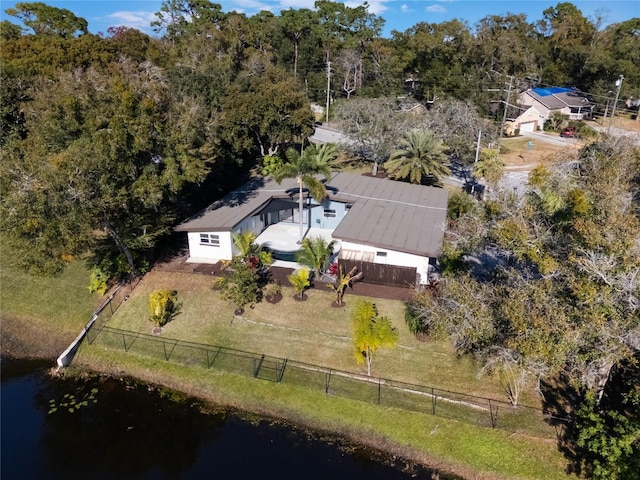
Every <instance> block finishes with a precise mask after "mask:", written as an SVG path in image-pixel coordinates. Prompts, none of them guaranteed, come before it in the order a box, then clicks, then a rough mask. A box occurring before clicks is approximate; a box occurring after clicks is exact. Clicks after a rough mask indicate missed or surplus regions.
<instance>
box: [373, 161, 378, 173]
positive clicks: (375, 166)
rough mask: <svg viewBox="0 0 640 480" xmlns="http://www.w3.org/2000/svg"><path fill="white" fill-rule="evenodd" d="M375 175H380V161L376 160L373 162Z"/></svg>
mask: <svg viewBox="0 0 640 480" xmlns="http://www.w3.org/2000/svg"><path fill="white" fill-rule="evenodd" d="M372 173H373V176H374V177H375V176H377V175H378V162H376V161H374V162H373V172H372Z"/></svg>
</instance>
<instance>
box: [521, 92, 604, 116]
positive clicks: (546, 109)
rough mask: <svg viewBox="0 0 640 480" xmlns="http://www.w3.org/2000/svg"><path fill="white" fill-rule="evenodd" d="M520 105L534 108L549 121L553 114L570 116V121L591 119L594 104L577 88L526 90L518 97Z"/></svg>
mask: <svg viewBox="0 0 640 480" xmlns="http://www.w3.org/2000/svg"><path fill="white" fill-rule="evenodd" d="M518 102H519V103H520V105H524V106H528V107H534V108H535V109H536V110H537V111H538V113H539V114H540V115H541V116H542V117H543V119H544V120H547V119H548V118H549V117H550V116H551V113H553V112H560V113H562V114H566V115H569V119H570V120H583V119H587V118H591V113H592V110H593V103H592V102H591V101H590V100H589V99H588V98H587V96H586V94H585V93H583V92H581V91H580V90H577V89H575V88H566V87H548V88H532V89H529V90H525V91H524V92H522V93H521V94H520V95H519V96H518Z"/></svg>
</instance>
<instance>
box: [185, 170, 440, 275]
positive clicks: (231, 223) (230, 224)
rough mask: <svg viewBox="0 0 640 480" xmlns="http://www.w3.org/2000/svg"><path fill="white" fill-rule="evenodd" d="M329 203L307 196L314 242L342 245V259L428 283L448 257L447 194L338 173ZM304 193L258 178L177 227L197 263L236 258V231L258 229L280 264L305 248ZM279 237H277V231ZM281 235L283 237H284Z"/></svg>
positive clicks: (332, 182) (293, 183)
mask: <svg viewBox="0 0 640 480" xmlns="http://www.w3.org/2000/svg"><path fill="white" fill-rule="evenodd" d="M326 188H327V191H328V194H329V197H328V198H327V199H326V200H324V201H323V202H322V203H321V204H318V203H316V202H315V201H314V200H313V199H312V198H308V195H307V192H306V190H305V199H304V201H305V209H304V218H303V221H304V225H305V231H306V236H308V237H313V236H317V235H322V236H324V237H325V238H327V239H333V240H336V241H337V242H336V243H337V248H338V249H339V255H338V258H339V260H338V261H339V262H340V259H343V260H345V262H346V261H347V260H349V261H352V262H353V261H357V262H365V263H369V264H382V265H389V266H398V267H406V268H408V269H414V270H415V273H414V276H413V278H415V279H416V283H426V282H427V281H428V274H429V271H430V268H431V267H430V265H433V264H434V263H435V259H436V258H437V257H438V256H439V255H440V253H441V249H442V242H443V237H444V229H445V222H446V215H447V191H446V190H445V189H440V188H435V187H427V186H422V185H413V184H409V183H403V182H397V181H392V180H387V179H380V178H373V177H368V176H362V175H354V174H349V173H345V172H339V173H334V174H333V177H332V178H331V180H330V181H329V182H328V183H327V184H326ZM298 220H299V219H298V187H297V184H296V181H295V179H285V180H284V181H283V182H282V184H281V185H278V184H277V183H276V182H275V181H273V180H272V179H254V180H252V181H250V182H249V183H247V184H245V185H244V186H243V187H241V188H239V189H238V190H235V191H233V192H231V193H229V194H228V195H226V196H225V197H223V198H222V199H220V200H218V201H217V202H215V203H213V204H212V205H210V206H209V207H207V208H206V209H204V210H203V211H201V212H200V213H198V214H196V215H194V216H193V217H191V218H189V219H188V220H186V221H185V222H183V223H181V224H180V225H178V226H177V227H176V229H175V230H176V231H178V232H186V233H187V235H188V240H189V255H190V258H189V261H191V262H197V263H216V262H217V261H219V260H230V259H231V258H232V256H233V254H234V251H233V242H232V240H231V235H232V233H236V232H246V231H252V232H255V233H256V235H258V238H257V240H256V241H257V242H258V243H264V244H265V246H266V247H267V248H269V249H271V250H272V252H273V254H274V257H275V258H276V259H282V260H291V259H292V258H293V252H295V251H296V250H297V249H298V246H297V243H296V240H298V235H297V234H298V231H299V223H298ZM274 232H275V233H274ZM278 236H279V237H281V238H278Z"/></svg>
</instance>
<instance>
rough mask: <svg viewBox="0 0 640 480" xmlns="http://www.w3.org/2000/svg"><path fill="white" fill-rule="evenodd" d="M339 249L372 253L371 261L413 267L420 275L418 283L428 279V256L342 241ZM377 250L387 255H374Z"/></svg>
mask: <svg viewBox="0 0 640 480" xmlns="http://www.w3.org/2000/svg"><path fill="white" fill-rule="evenodd" d="M341 249H343V250H352V251H356V252H358V251H360V252H370V253H373V254H374V257H373V263H381V264H384V265H398V266H401V267H415V268H416V272H417V273H418V275H420V283H427V281H428V278H429V276H428V273H429V257H422V256H420V255H414V254H411V253H404V252H398V251H397V250H388V249H384V248H377V247H372V246H370V245H361V244H358V243H351V242H342V245H341ZM378 252H385V253H386V254H387V256H386V257H385V256H378V255H376V254H377V253H378Z"/></svg>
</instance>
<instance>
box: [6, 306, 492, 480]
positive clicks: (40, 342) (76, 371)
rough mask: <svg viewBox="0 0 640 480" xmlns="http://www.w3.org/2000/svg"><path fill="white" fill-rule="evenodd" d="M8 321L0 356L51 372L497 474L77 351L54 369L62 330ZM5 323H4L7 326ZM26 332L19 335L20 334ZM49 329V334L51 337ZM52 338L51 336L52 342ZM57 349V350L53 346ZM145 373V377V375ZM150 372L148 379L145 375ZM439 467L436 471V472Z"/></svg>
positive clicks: (427, 464) (394, 457)
mask: <svg viewBox="0 0 640 480" xmlns="http://www.w3.org/2000/svg"><path fill="white" fill-rule="evenodd" d="M12 320H13V321H11V322H10V324H9V325H7V324H6V322H4V318H3V322H2V323H3V325H2V357H3V358H5V359H12V360H21V359H25V360H38V361H50V362H51V369H50V370H49V373H50V375H62V376H65V375H69V376H71V377H74V376H78V377H79V378H81V377H82V376H83V375H85V376H86V375H91V374H95V375H109V376H111V377H113V378H116V379H122V378H132V379H135V380H136V381H139V382H142V383H145V384H150V385H153V386H155V387H159V388H166V389H168V390H173V391H175V392H180V394H181V395H184V396H186V397H193V398H195V399H197V400H200V401H203V402H205V404H206V405H207V408H210V409H211V411H212V412H220V411H229V412H236V413H237V412H242V415H241V416H242V417H243V418H244V417H245V416H246V417H247V418H250V417H252V416H258V417H261V418H264V419H267V420H269V421H273V422H276V423H279V424H284V425H287V426H289V427H291V428H295V429H299V430H303V431H305V432H309V433H313V434H314V435H317V436H319V438H332V439H334V440H335V439H337V440H339V441H340V442H343V443H345V444H346V445H349V448H353V449H358V450H360V451H367V452H369V454H370V456H371V458H372V459H373V460H374V461H377V462H381V463H386V464H388V465H394V464H395V463H396V462H405V464H406V468H408V469H410V468H421V469H427V470H432V471H434V475H435V476H434V477H433V478H443V479H444V478H474V479H481V478H482V479H487V480H490V479H498V478H502V477H499V476H492V475H486V474H482V473H478V472H473V471H470V470H469V469H466V468H464V467H458V466H453V465H450V464H448V463H446V462H443V461H440V460H438V459H436V458H431V457H429V456H428V455H427V454H425V453H423V452H420V451H418V450H416V449H413V448H410V447H406V446H401V445H397V444H395V443H392V442H391V441H389V440H388V439H386V438H380V437H374V436H373V435H368V436H367V437H366V441H363V437H362V436H361V432H354V431H352V429H350V428H349V427H339V428H336V425H331V426H328V425H320V424H317V423H316V422H313V421H310V420H309V419H306V418H301V417H300V416H299V415H297V414H292V415H287V414H283V412H282V411H277V412H274V411H271V410H270V409H269V408H254V407H251V406H246V405H226V404H225V403H224V401H221V400H223V399H221V398H210V396H208V395H206V393H205V392H203V391H201V390H198V389H197V388H184V385H181V386H180V385H173V382H171V381H167V379H163V378H161V377H160V378H159V377H157V376H156V375H145V374H131V373H129V372H125V371H123V370H121V369H112V368H111V367H110V366H109V365H105V364H104V363H103V362H100V361H95V362H94V361H91V360H90V359H88V358H87V356H82V360H81V362H74V363H73V364H72V365H71V367H68V368H66V369H62V370H58V368H57V367H56V358H57V355H59V353H60V352H62V350H64V348H65V347H62V348H61V344H62V342H61V339H59V338H58V337H60V336H61V335H58V334H57V332H42V331H40V332H39V335H34V332H32V331H31V330H32V329H29V328H28V326H26V325H24V323H25V322H21V321H19V320H17V319H12ZM7 327H8V328H7ZM25 332H26V333H27V335H26V338H24V336H23V333H25ZM50 333H51V335H53V337H52V336H50ZM52 339H54V341H53V342H52ZM58 349H60V352H58V351H57V350H58ZM145 377H147V378H145ZM148 377H151V378H148ZM436 472H439V473H436Z"/></svg>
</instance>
